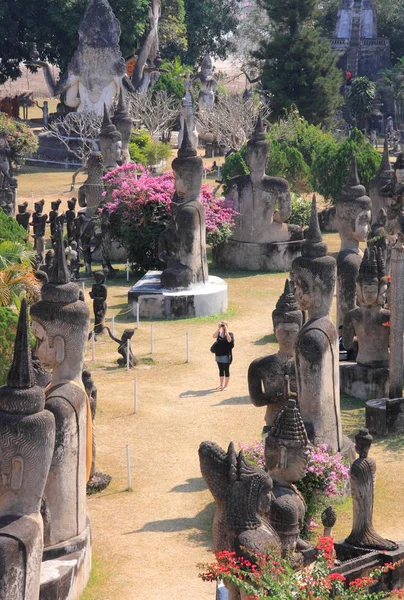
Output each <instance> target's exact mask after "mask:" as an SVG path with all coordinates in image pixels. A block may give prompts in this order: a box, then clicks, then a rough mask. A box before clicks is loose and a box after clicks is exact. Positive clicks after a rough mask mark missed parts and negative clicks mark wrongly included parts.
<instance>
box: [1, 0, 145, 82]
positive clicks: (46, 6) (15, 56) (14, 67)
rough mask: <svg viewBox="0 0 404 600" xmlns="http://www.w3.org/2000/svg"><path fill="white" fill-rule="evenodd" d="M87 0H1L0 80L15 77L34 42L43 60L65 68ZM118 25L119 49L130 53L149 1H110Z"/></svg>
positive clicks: (134, 46)
mask: <svg viewBox="0 0 404 600" xmlns="http://www.w3.org/2000/svg"><path fill="white" fill-rule="evenodd" d="M87 3H88V2H87V0H69V1H66V0H42V2H38V0H2V1H1V2H0V56H1V61H0V83H4V81H5V80H6V79H7V78H8V77H11V78H12V79H16V78H17V77H19V75H20V74H21V73H20V69H19V63H20V62H22V61H24V60H29V58H30V52H31V49H32V44H33V43H34V42H36V43H37V46H38V50H39V52H40V53H41V58H42V59H43V60H48V61H49V62H51V63H54V64H56V65H58V66H59V67H60V68H61V69H62V71H63V70H64V69H66V67H67V65H68V63H69V61H70V59H71V58H72V56H73V53H74V51H75V50H76V48H77V44H78V27H79V23H80V20H81V18H82V16H83V14H84V11H85V9H86V7H87ZM110 4H111V8H112V10H113V11H114V13H115V16H116V17H117V19H119V21H120V23H121V28H122V34H121V50H122V53H123V55H124V56H129V55H130V54H132V53H133V51H134V50H135V48H136V47H137V45H138V42H139V39H140V37H141V36H142V35H143V33H144V31H145V27H146V26H147V24H148V17H147V10H148V6H149V0H110Z"/></svg>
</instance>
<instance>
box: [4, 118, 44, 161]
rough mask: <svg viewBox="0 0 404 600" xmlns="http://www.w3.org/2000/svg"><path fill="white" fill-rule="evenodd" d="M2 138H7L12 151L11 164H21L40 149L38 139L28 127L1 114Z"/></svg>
mask: <svg viewBox="0 0 404 600" xmlns="http://www.w3.org/2000/svg"><path fill="white" fill-rule="evenodd" d="M0 136H1V137H3V136H6V137H7V141H8V144H9V146H10V150H11V156H10V158H11V162H12V163H14V164H19V163H20V162H21V161H22V160H23V159H24V158H25V157H26V156H28V155H29V154H31V152H35V150H37V148H38V139H37V137H36V136H35V135H34V134H33V133H32V131H31V130H30V128H29V127H28V125H26V123H23V122H22V121H16V120H14V119H12V118H11V117H8V116H7V115H6V114H4V113H0Z"/></svg>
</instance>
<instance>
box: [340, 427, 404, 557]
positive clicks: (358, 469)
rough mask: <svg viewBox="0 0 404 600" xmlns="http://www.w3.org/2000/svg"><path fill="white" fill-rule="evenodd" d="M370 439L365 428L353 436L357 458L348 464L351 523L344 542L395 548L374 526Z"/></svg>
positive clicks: (354, 544) (375, 547)
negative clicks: (350, 529)
mask: <svg viewBox="0 0 404 600" xmlns="http://www.w3.org/2000/svg"><path fill="white" fill-rule="evenodd" d="M372 441H373V437H372V436H371V435H370V433H369V431H368V430H367V429H361V430H360V431H359V432H358V433H357V434H356V436H355V442H356V444H355V449H356V452H357V453H358V454H359V458H357V459H356V460H355V461H354V462H353V463H352V465H351V478H350V479H351V493H352V505H353V526H352V531H351V533H350V534H349V536H348V537H347V538H346V540H345V544H350V545H352V546H355V547H357V548H366V549H369V550H397V548H398V545H397V544H396V543H395V542H392V541H391V540H387V539H385V538H382V537H381V536H380V535H379V534H378V533H376V531H375V530H374V528H373V523H372V518H373V496H374V484H375V476H376V463H375V461H374V459H373V458H369V450H370V446H371V444H372Z"/></svg>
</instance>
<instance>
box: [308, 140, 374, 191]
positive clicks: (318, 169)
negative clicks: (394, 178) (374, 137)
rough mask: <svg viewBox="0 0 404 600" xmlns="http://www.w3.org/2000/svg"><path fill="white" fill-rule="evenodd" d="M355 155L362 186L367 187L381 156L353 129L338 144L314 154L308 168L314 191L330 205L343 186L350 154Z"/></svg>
mask: <svg viewBox="0 0 404 600" xmlns="http://www.w3.org/2000/svg"><path fill="white" fill-rule="evenodd" d="M353 153H355V155H356V161H357V164H358V175H359V179H360V182H361V184H362V185H364V186H365V188H368V187H369V182H370V180H371V179H372V178H373V177H374V176H375V174H376V171H377V169H378V168H379V166H380V163H381V155H380V154H379V153H378V152H377V150H375V149H374V148H373V147H372V146H371V144H369V142H368V141H367V139H366V137H365V136H364V135H363V134H362V133H361V132H360V131H358V130H357V129H354V130H353V131H352V133H351V135H350V136H349V137H348V138H347V139H346V140H345V141H344V142H342V143H340V144H335V145H334V146H328V147H325V148H324V149H323V151H322V152H319V153H318V154H317V155H316V158H315V160H314V162H313V165H312V168H311V174H312V181H313V187H314V189H315V190H316V191H317V192H319V193H320V194H321V195H322V196H324V198H325V199H326V200H328V199H331V200H332V201H333V202H335V201H336V199H337V198H338V197H339V196H340V194H341V191H342V188H343V186H344V184H345V181H346V178H347V175H348V172H349V165H350V162H351V157H352V154H353Z"/></svg>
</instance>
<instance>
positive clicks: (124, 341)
mask: <svg viewBox="0 0 404 600" xmlns="http://www.w3.org/2000/svg"><path fill="white" fill-rule="evenodd" d="M104 329H106V330H107V331H108V335H109V337H110V338H111V340H114V342H116V343H117V344H118V354H120V355H121V357H122V358H118V360H117V363H118V365H119V366H120V367H126V366H127V364H128V349H129V367H136V365H137V360H136V356H135V355H134V354H133V352H132V345H131V342H130V340H131V339H132V337H133V335H134V333H135V330H134V329H125V331H124V332H123V334H122V337H121V339H118V338H116V337H115V336H114V335H112V332H111V330H110V328H109V327H107V326H105V327H104ZM128 342H129V343H128Z"/></svg>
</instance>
